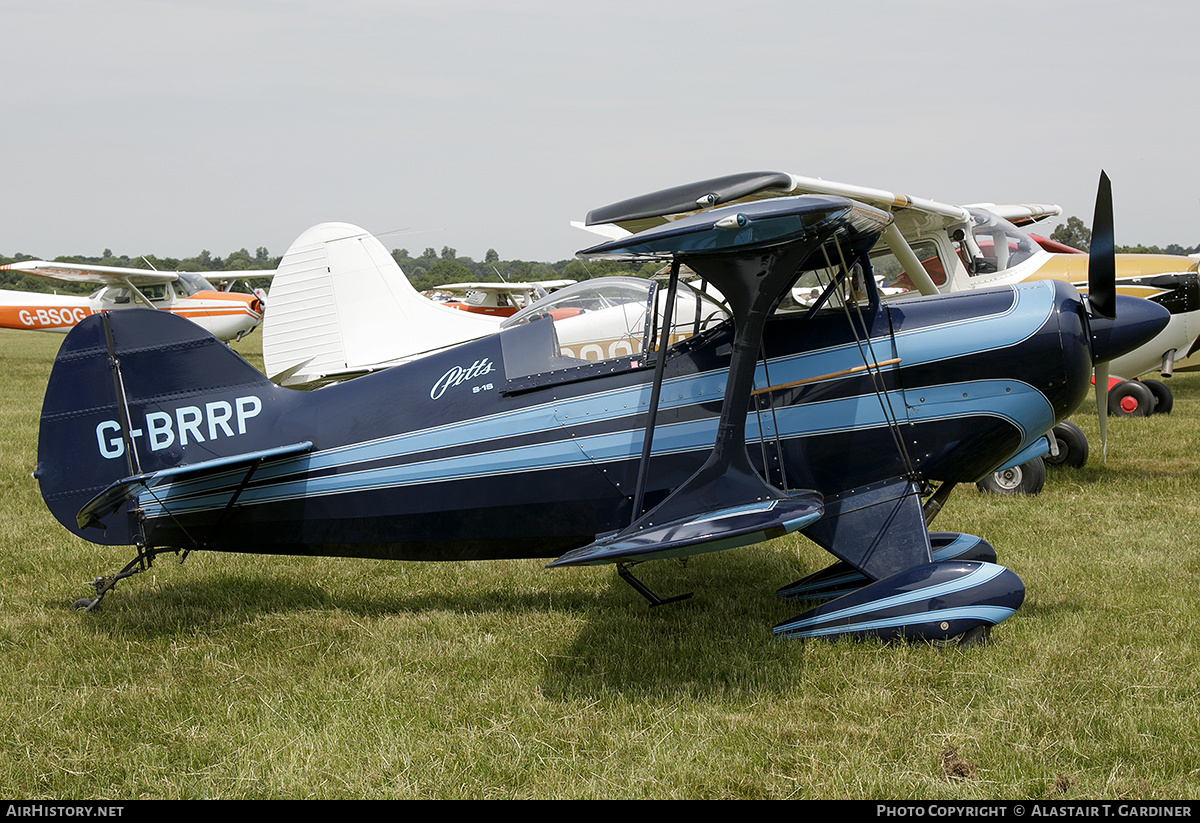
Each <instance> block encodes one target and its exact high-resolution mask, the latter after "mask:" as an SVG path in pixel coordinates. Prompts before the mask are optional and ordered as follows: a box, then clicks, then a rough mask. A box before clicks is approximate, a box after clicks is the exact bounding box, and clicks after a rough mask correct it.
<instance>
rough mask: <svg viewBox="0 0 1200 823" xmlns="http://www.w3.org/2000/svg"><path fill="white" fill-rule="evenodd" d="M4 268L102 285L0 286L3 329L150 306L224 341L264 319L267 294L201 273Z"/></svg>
mask: <svg viewBox="0 0 1200 823" xmlns="http://www.w3.org/2000/svg"><path fill="white" fill-rule="evenodd" d="M0 271H12V272H17V273H20V274H29V275H35V276H38V277H44V278H48V279H50V280H56V281H59V282H62V283H90V284H92V285H95V286H99V288H98V289H96V291H94V292H92V293H91V294H89V295H86V296H85V295H70V294H44V293H39V292H26V291H12V290H7V289H6V290H3V291H0V328H5V329H21V330H23V331H49V332H59V333H65V332H67V331H68V330H70V329H71V328H72V327H73V326H74V325H75V324H76V323H78V322H80V321H81V320H83V319H84V318H85V317H90V316H91V315H93V314H99V313H100V312H102V311H112V310H115V309H129V308H135V307H138V306H144V307H146V308H151V309H159V310H162V311H168V312H171V313H173V314H178V315H179V316H180V317H186V318H188V319H189V320H191V321H192V322H194V323H196V324H198V325H200V326H202V327H203V328H204V329H206V330H207V331H209V332H210V333H212V334H213V335H215V336H216V337H217V338H219V339H221V340H227V341H228V340H241V339H242V338H243V337H244V336H245V335H247V334H249V333H250V332H252V331H254V329H255V328H257V327H258V324H259V322H261V321H262V319H263V310H264V306H265V304H266V297H267V296H266V293H265V292H263V291H262V290H261V289H258V290H256V291H255V293H254V294H241V293H239V292H234V291H226V290H223V289H217V288H216V287H214V286H213V285H212V283H210V282H209V281H208V280H206V279H205V278H204V276H203V275H201V274H199V273H197V272H175V271H155V270H154V269H135V268H129V267H124V266H93V265H89V264H84V263H54V262H49V261H46V260H22V261H19V262H17V263H8V264H6V265H3V266H0ZM274 273H275V272H274V270H271V271H246V272H244V273H242V274H243V275H244V276H246V277H270V276H271V275H273V274H274Z"/></svg>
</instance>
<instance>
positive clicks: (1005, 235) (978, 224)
mask: <svg viewBox="0 0 1200 823" xmlns="http://www.w3.org/2000/svg"><path fill="white" fill-rule="evenodd" d="M967 211H968V212H970V214H971V238H970V240H971V241H972V242H968V243H966V244H960V248H959V254H960V256H962V257H963V262H964V263H965V264H966V266H967V271H969V272H970V273H971V275H972V276H976V275H981V274H996V273H997V272H1002V271H1004V270H1006V269H1011V268H1012V267H1013V266H1018V265H1020V264H1021V263H1024V262H1025V261H1026V260H1028V259H1029V258H1031V257H1033V256H1034V255H1035V254H1036V253H1037V252H1038V250H1039V248H1040V247H1039V246H1038V244H1037V241H1035V240H1034V239H1033V238H1032V237H1030V236H1029V235H1028V234H1026V233H1025V232H1023V231H1021V230H1020V229H1018V228H1017V227H1016V226H1014V225H1013V224H1012V223H1010V222H1008V221H1007V220H1005V219H1004V218H1003V217H999V216H997V215H995V214H992V213H991V212H990V211H987V210H985V209H967ZM963 245H965V246H966V248H963V247H962V246H963Z"/></svg>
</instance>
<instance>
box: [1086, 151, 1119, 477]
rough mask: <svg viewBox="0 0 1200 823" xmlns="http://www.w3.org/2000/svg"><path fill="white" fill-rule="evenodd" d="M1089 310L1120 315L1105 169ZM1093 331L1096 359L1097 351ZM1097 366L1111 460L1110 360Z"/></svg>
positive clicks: (1091, 258)
mask: <svg viewBox="0 0 1200 823" xmlns="http://www.w3.org/2000/svg"><path fill="white" fill-rule="evenodd" d="M1088 311H1089V313H1090V314H1091V315H1092V316H1093V318H1096V317H1105V318H1108V319H1109V320H1115V319H1116V317H1117V258H1116V239H1115V236H1114V231H1113V208H1112V183H1111V182H1110V181H1109V179H1108V175H1107V174H1105V173H1104V171H1103V170H1101V172H1100V185H1099V187H1098V188H1097V190H1096V208H1095V211H1094V212H1093V214H1092V243H1091V246H1090V247H1089V249H1088ZM1094 338H1095V334H1094V333H1093V344H1092V352H1093V361H1094V358H1095V353H1096V346H1095V341H1094ZM1093 365H1094V366H1095V368H1096V371H1095V375H1094V379H1095V382H1096V413H1097V414H1098V415H1099V416H1100V449H1101V455H1102V458H1103V459H1104V460H1106V461H1107V460H1108V360H1102V361H1100V362H1093Z"/></svg>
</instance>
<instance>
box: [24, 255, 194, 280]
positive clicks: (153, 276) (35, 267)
mask: <svg viewBox="0 0 1200 823" xmlns="http://www.w3.org/2000/svg"><path fill="white" fill-rule="evenodd" d="M0 269H4V270H5V271H16V272H20V273H22V274H35V275H38V276H39V277H49V278H50V279H52V280H61V281H63V282H66V283H95V284H97V285H101V286H111V285H114V284H118V283H123V282H125V281H129V282H130V283H132V284H133V285H135V286H154V285H158V284H160V283H173V282H174V281H176V280H178V279H179V275H178V274H176V273H175V272H169V271H154V270H153V269H129V268H123V267H121V266H92V265H88V264H84V263H50V262H47V261H45V260H22V261H20V262H19V263H9V264H8V265H6V266H0Z"/></svg>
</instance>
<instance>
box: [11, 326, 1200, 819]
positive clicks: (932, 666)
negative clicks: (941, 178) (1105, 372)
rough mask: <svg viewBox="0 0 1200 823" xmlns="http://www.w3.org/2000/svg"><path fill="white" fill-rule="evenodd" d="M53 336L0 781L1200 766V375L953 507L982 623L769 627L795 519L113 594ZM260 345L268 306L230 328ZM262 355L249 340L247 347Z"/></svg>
mask: <svg viewBox="0 0 1200 823" xmlns="http://www.w3.org/2000/svg"><path fill="white" fill-rule="evenodd" d="M60 340H61V338H58V337H55V336H50V335H45V336H42V335H37V334H27V333H21V332H2V333H0V363H2V367H0V494H2V495H3V500H2V501H0V541H2V546H0V563H2V566H0V579H2V581H3V582H2V583H0V705H2V706H3V716H2V720H0V730H2V731H3V734H4V745H3V746H0V795H3V796H7V797H18V798H97V799H101V798H114V799H134V798H310V797H311V798H343V797H381V798H392V797H396V798H463V797H472V798H507V797H516V798H691V797H698V798H929V799H958V798H1046V799H1077V798H1101V797H1102V798H1180V797H1184V798H1196V797H1198V796H1200V744H1198V743H1197V735H1196V729H1197V728H1200V704H1198V701H1197V694H1198V692H1200V625H1198V624H1200V557H1198V553H1197V548H1196V547H1197V543H1198V542H1200V541H1198V540H1197V538H1198V537H1200V527H1198V526H1197V525H1196V524H1197V522H1198V521H1200V502H1198V501H1197V494H1198V492H1200V375H1178V376H1176V377H1175V378H1173V379H1172V380H1171V381H1170V385H1171V387H1172V388H1173V389H1174V390H1175V392H1176V402H1175V409H1174V411H1173V412H1172V414H1171V415H1170V416H1166V417H1156V418H1150V419H1146V420H1139V421H1130V420H1114V421H1110V426H1109V448H1108V452H1109V453H1108V460H1107V464H1103V463H1102V461H1101V458H1100V447H1099V436H1098V427H1097V420H1096V419H1095V415H1094V414H1090V415H1089V414H1088V413H1087V412H1086V411H1081V412H1080V413H1079V414H1077V415H1076V416H1075V418H1074V419H1075V421H1076V422H1077V423H1079V425H1081V426H1082V427H1083V428H1084V430H1085V431H1086V432H1087V434H1088V436H1089V439H1090V441H1091V447H1092V457H1091V459H1090V461H1089V463H1088V465H1087V466H1086V467H1084V468H1083V469H1080V470H1069V469H1064V470H1060V471H1058V472H1051V474H1050V477H1049V479H1048V481H1047V485H1046V488H1045V490H1044V491H1043V493H1042V494H1041V495H1039V496H1038V497H1035V498H995V497H989V496H986V495H981V494H978V493H976V492H975V490H974V489H973V488H963V489H960V490H959V491H956V492H955V494H954V495H952V497H951V499H950V501H949V503H948V504H947V506H946V508H945V509H944V510H943V511H942V513H941V514H940V515H939V516H938V519H937V521H936V522H935V524H934V526H935V528H937V529H940V530H960V531H966V532H971V533H974V534H979V535H981V536H983V537H985V538H987V539H988V540H989V541H990V542H992V543H993V545H995V546H996V547H997V550H998V552H999V554H1000V560H1001V562H1002V563H1004V564H1005V565H1007V566H1009V567H1010V568H1012V569H1013V570H1014V571H1016V572H1017V573H1018V574H1019V575H1020V576H1021V577H1022V579H1023V580H1024V581H1025V584H1026V587H1027V590H1028V593H1027V597H1026V601H1025V605H1024V606H1023V607H1022V608H1021V610H1020V611H1018V613H1017V614H1016V615H1015V616H1014V617H1013V618H1011V619H1010V620H1008V621H1007V622H1005V623H1004V624H1002V625H1001V626H999V627H997V628H996V629H995V630H994V631H993V633H992V641H991V643H989V644H988V645H987V646H984V647H981V648H976V649H971V650H969V651H963V650H957V649H952V650H937V649H934V648H931V647H927V646H923V645H913V646H906V645H884V644H880V643H875V642H862V643H850V642H839V643H827V642H810V643H803V642H796V641H777V640H775V639H773V638H772V636H771V633H770V626H771V625H773V624H774V623H777V622H779V621H781V620H783V619H786V618H788V617H791V616H792V615H793V614H794V613H795V612H797V611H798V610H799V608H798V607H797V606H795V605H789V604H786V603H779V602H777V601H776V599H775V598H774V596H773V592H774V590H775V589H776V588H777V587H778V586H780V585H783V584H785V583H789V582H791V581H792V580H794V579H797V578H799V577H801V576H803V575H804V574H807V573H808V572H811V571H814V570H816V569H818V568H820V567H821V566H823V565H825V564H826V563H827V562H828V557H827V556H826V555H824V553H823V552H821V551H820V550H818V549H816V547H814V546H812V544H810V543H808V541H807V540H806V539H804V538H802V537H794V538H785V539H782V540H779V541H775V542H773V543H770V544H764V545H760V546H755V547H750V548H746V549H739V550H735V551H729V552H724V553H721V554H716V555H705V556H701V557H697V558H693V559H692V560H691V561H690V562H689V563H688V564H687V566H686V567H684V566H681V565H679V564H675V563H668V562H663V563H656V564H649V565H647V566H644V567H642V570H644V572H643V574H642V575H641V576H642V577H643V578H644V579H645V580H646V582H647V583H649V584H650V585H651V586H652V587H653V588H655V589H656V590H657V591H659V592H660V593H661V594H664V595H666V594H674V593H678V592H683V591H694V592H695V593H696V594H695V597H694V598H692V599H691V600H689V601H686V602H683V603H678V604H674V605H671V606H667V607H664V608H661V609H655V610H653V611H651V610H649V609H647V607H646V604H645V602H644V601H643V600H641V598H640V597H639V596H638V595H637V594H636V593H635V592H633V591H632V590H631V589H630V588H629V587H627V586H626V585H625V584H623V583H621V582H620V581H619V580H617V579H616V577H615V575H614V574H613V572H612V570H611V569H566V570H554V571H549V570H546V569H545V568H543V565H542V563H541V562H539V561H506V562H494V563H470V564H467V563H463V564H428V565H422V564H417V563H387V562H375V561H362V560H344V559H295V558H274V557H255V556H237V555H220V554H212V555H209V554H194V555H192V556H191V557H189V558H188V560H187V561H186V563H184V564H183V565H182V566H180V565H177V564H175V563H174V562H172V561H171V559H170V558H169V557H164V558H160V560H159V561H158V562H157V563H156V564H155V565H154V567H153V568H152V569H151V570H150V571H149V572H148V573H146V574H143V575H140V576H137V577H135V578H132V579H130V580H127V581H125V582H123V583H122V584H121V585H119V586H118V587H117V589H116V590H115V591H114V592H113V593H112V594H110V595H109V596H108V597H107V598H106V600H105V601H104V603H103V606H102V608H101V610H100V611H98V612H96V613H92V614H84V613H79V612H75V611H72V610H71V608H70V606H71V603H72V601H73V600H74V599H75V598H77V597H81V596H83V595H85V594H87V593H88V590H87V589H86V588H85V586H84V585H82V584H83V583H84V581H86V580H90V579H91V578H93V577H95V576H97V575H100V574H109V573H112V572H113V571H115V570H116V569H118V568H120V567H121V566H122V565H124V563H125V562H126V561H127V560H128V559H129V558H130V557H131V556H132V554H131V551H130V550H127V549H112V548H102V547H98V546H93V545H91V544H88V543H86V542H84V541H81V540H78V539H76V538H74V537H73V536H71V535H70V534H68V533H67V532H66V531H65V530H64V529H62V528H61V527H60V526H59V525H58V524H57V523H55V522H54V521H53V519H52V518H51V517H50V515H49V514H48V512H47V511H46V509H45V507H44V506H43V504H42V502H41V499H40V496H39V494H38V491H37V487H36V483H35V482H34V481H33V480H32V479H31V477H30V472H31V471H32V470H33V468H34V465H35V462H36V438H37V417H38V411H39V408H40V404H41V394H42V391H43V390H44V388H45V384H46V378H47V375H48V374H49V369H50V364H51V361H52V359H53V355H54V352H55V351H56V349H57V346H58V343H59V342H60ZM258 346H259V338H258V336H257V335H254V336H252V337H251V338H250V339H249V340H247V341H245V342H244V343H243V344H240V345H239V348H240V349H241V350H243V351H244V352H254V351H255V350H256V349H257V348H258ZM252 359H253V358H252Z"/></svg>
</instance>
